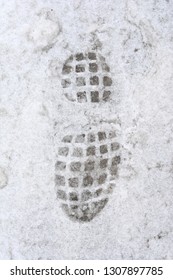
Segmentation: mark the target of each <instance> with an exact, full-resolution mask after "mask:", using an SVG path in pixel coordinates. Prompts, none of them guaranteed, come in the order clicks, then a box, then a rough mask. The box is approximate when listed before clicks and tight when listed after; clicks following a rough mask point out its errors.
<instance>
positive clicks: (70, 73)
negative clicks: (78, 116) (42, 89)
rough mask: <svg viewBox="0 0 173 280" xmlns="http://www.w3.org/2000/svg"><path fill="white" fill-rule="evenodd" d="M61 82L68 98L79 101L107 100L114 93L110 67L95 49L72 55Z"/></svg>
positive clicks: (63, 71)
mask: <svg viewBox="0 0 173 280" xmlns="http://www.w3.org/2000/svg"><path fill="white" fill-rule="evenodd" d="M61 84H62V87H63V92H64V95H65V96H66V98H67V99H68V100H70V101H73V102H77V103H86V102H90V103H99V102H101V101H104V102H107V101H109V100H110V96H111V93H112V78H111V75H110V68H109V66H108V65H107V63H106V61H105V58H104V57H103V56H101V55H100V54H98V53H97V52H94V51H91V52H88V53H77V54H76V55H74V56H70V57H69V58H68V59H67V60H66V61H65V63H64V65H63V68H62V80H61Z"/></svg>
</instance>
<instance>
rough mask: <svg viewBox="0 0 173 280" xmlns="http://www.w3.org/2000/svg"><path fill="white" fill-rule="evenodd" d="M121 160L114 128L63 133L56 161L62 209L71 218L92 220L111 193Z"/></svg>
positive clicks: (57, 186) (58, 193)
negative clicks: (79, 132)
mask: <svg viewBox="0 0 173 280" xmlns="http://www.w3.org/2000/svg"><path fill="white" fill-rule="evenodd" d="M120 162H121V154H120V144H119V143H118V141H117V135H116V131H115V130H99V131H98V130H96V129H95V130H92V131H88V132H86V133H81V134H69V135H65V136H64V137H63V138H62V139H61V141H60V145H59V146H58V147H57V160H56V164H55V186H56V193H57V198H58V200H59V201H60V204H61V207H62V209H63V210H64V212H65V213H66V214H67V215H68V216H69V217H70V218H72V219H73V220H77V221H81V222H84V221H90V220H92V219H93V218H94V217H95V216H96V215H97V214H98V213H99V212H100V211H101V210H102V209H103V208H104V207H105V205H106V203H107V202H108V199H109V197H110V195H111V194H112V192H113V189H114V187H115V184H116V179H117V178H118V169H119V164H120Z"/></svg>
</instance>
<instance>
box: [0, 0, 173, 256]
mask: <svg viewBox="0 0 173 280" xmlns="http://www.w3.org/2000/svg"><path fill="white" fill-rule="evenodd" d="M0 6H1V9H0V259H26V260H27V259H36V260H37V259H47V260H49V259H172V258H173V203H172V201H173V156H172V151H173V93H172V88H173V35H172V34H173V1H172V0H157V1H156V0H146V1H142V0H125V1H118V0H68V1H64V0H29V1H25V0H20V1H19V0H10V1H6V0H0ZM90 51H95V52H97V53H98V54H99V55H101V56H102V57H103V58H105V61H106V63H107V64H108V67H109V68H110V77H111V79H112V82H113V83H112V85H111V95H110V99H109V100H106V102H104V101H103V100H102V101H101V102H93V103H92V102H71V101H70V100H69V99H68V98H67V97H66V96H65V94H64V88H63V86H64V85H65V86H66V85H67V86H68V84H69V81H66V82H65V83H64V81H62V79H63V76H62V69H63V65H64V63H65V62H66V60H67V59H68V58H69V57H71V56H74V55H76V54H79V53H89V52H90ZM82 67H83V66H82ZM82 67H81V66H79V68H78V71H79V72H80V71H83V68H82ZM92 67H93V68H92V69H93V71H95V70H94V69H95V68H94V67H96V66H94V65H93V66H92ZM75 75H77V74H75V72H74V75H73V78H74V79H75V77H76V76H75ZM99 75H101V73H100V74H99ZM100 77H101V76H99V78H100ZM93 79H94V80H93V83H96V84H97V81H98V79H97V78H93ZM103 79H104V78H103ZM107 81H108V80H107ZM109 81H110V80H109ZM109 81H108V82H106V79H105V85H106V83H110V82H109ZM77 83H79V85H75V84H73V86H72V87H73V88H72V90H76V87H78V86H82V83H84V82H83V80H81V79H79V80H78V81H77ZM110 84H111V83H110ZM105 85H104V86H105ZM83 86H84V85H83ZM95 87H96V88H97V85H95ZM99 87H100V88H99V91H101V90H103V89H104V88H103V87H101V86H100V85H99ZM70 93H71V91H70ZM94 98H95V97H94ZM96 99H97V97H96ZM93 100H94V99H93ZM113 127H114V130H115V131H118V143H119V146H120V150H121V152H120V155H121V156H120V157H121V161H119V163H118V167H117V168H118V175H117V176H116V178H114V183H115V185H114V187H113V191H112V192H111V194H110V195H109V199H108V201H107V200H106V201H107V203H106V205H105V206H104V207H103V209H101V211H96V210H93V211H96V212H99V213H96V212H93V213H94V214H95V213H96V215H95V216H94V218H93V219H90V218H89V221H84V220H85V219H83V221H74V220H73V219H71V218H70V217H69V215H68V213H65V212H64V211H63V209H62V207H61V202H60V200H59V199H58V198H57V190H56V187H55V185H56V180H55V165H56V163H57V161H58V160H59V159H58V155H57V153H58V149H59V147H60V144H61V143H62V142H61V141H62V138H63V137H64V136H67V135H72V136H73V135H80V134H81V133H84V134H86V135H88V133H89V131H90V128H91V130H92V131H94V133H95V134H94V135H96V133H97V132H98V131H100V132H105V133H106V135H108V134H107V133H109V131H110V130H111V129H112V128H113ZM111 143H112V142H111ZM70 147H73V148H75V144H73V145H71V146H70ZM86 148H87V146H86ZM96 148H97V147H96ZM101 149H102V148H101ZM100 151H103V154H104V148H103V150H100ZM101 153H102V152H101ZM81 160H85V157H83V158H82V159H81ZM97 160H100V157H99V156H98V157H97ZM69 161H71V158H69ZM79 164H80V163H79ZM62 166H63V165H61V168H63V167H62ZM96 173H97V172H96ZM68 175H69V174H68V172H66V173H65V175H64V176H67V177H68ZM79 175H80V174H79ZM95 176H97V174H96V175H95ZM73 199H74V196H73ZM73 199H72V200H73ZM85 209H86V208H82V211H85ZM90 211H91V210H90ZM70 215H74V214H73V213H72V212H70ZM83 215H84V216H83ZM87 215H88V216H87ZM87 215H86V216H85V213H84V212H81V213H80V215H79V216H77V217H80V218H81V217H87V218H88V217H92V213H91V212H89V214H87Z"/></svg>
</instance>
